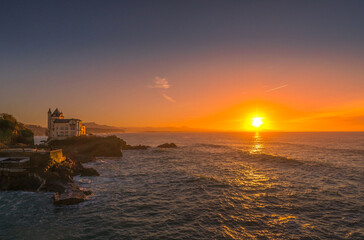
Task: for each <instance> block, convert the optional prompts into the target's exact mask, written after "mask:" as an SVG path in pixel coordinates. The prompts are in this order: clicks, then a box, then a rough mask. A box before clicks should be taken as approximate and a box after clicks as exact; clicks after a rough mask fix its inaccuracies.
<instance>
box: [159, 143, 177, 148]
mask: <svg viewBox="0 0 364 240" xmlns="http://www.w3.org/2000/svg"><path fill="white" fill-rule="evenodd" d="M158 147H159V148H176V147H177V145H176V144H174V143H164V144H161V145H159V146H158Z"/></svg>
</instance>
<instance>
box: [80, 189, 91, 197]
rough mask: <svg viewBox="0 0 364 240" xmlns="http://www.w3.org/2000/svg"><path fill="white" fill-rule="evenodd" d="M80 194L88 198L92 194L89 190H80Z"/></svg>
mask: <svg viewBox="0 0 364 240" xmlns="http://www.w3.org/2000/svg"><path fill="white" fill-rule="evenodd" d="M82 192H83V193H84V194H85V195H86V196H88V195H92V194H93V193H92V192H91V191H90V190H82Z"/></svg>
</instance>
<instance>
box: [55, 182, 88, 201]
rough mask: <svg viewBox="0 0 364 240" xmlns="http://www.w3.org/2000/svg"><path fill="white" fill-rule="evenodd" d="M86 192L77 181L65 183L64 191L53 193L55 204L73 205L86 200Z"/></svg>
mask: <svg viewBox="0 0 364 240" xmlns="http://www.w3.org/2000/svg"><path fill="white" fill-rule="evenodd" d="M85 199H86V194H85V193H84V192H83V191H82V190H81V189H80V188H79V187H78V186H77V184H75V183H69V184H67V185H64V191H62V192H56V193H55V194H54V195H53V202H54V204H55V205H72V204H77V203H80V202H83V201H85Z"/></svg>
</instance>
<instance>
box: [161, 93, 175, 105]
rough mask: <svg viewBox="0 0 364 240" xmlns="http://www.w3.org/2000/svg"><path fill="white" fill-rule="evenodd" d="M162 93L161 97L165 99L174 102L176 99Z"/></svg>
mask: <svg viewBox="0 0 364 240" xmlns="http://www.w3.org/2000/svg"><path fill="white" fill-rule="evenodd" d="M162 95H163V97H164V98H165V99H167V100H168V101H170V102H173V103H175V102H176V100H174V99H173V98H171V97H170V96H168V95H167V94H165V93H162Z"/></svg>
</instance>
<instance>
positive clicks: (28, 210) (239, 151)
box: [0, 133, 364, 240]
mask: <svg viewBox="0 0 364 240" xmlns="http://www.w3.org/2000/svg"><path fill="white" fill-rule="evenodd" d="M118 136H119V137H120V138H123V139H124V140H126V141H127V142H128V143H129V144H132V145H136V144H144V145H150V146H152V148H150V149H148V150H134V151H132V150H130V151H123V157H122V158H99V159H98V161H97V162H93V163H89V164H87V166H91V167H93V168H95V169H97V171H99V172H100V174H101V176H99V177H76V180H77V182H78V184H79V185H80V186H81V187H83V188H87V189H90V190H91V191H92V192H93V193H94V195H92V196H90V197H89V198H88V200H87V201H85V202H83V203H81V204H78V205H74V206H63V207H60V206H54V205H53V203H52V200H51V196H52V193H30V192H0V239H2V240H5V239H9V240H10V239H27V240H28V239H37V240H39V239H67V240H68V239H364V133H126V134H118ZM166 142H174V143H176V144H177V145H178V148H175V149H158V148H157V147H156V146H157V145H159V144H162V143H166Z"/></svg>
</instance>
